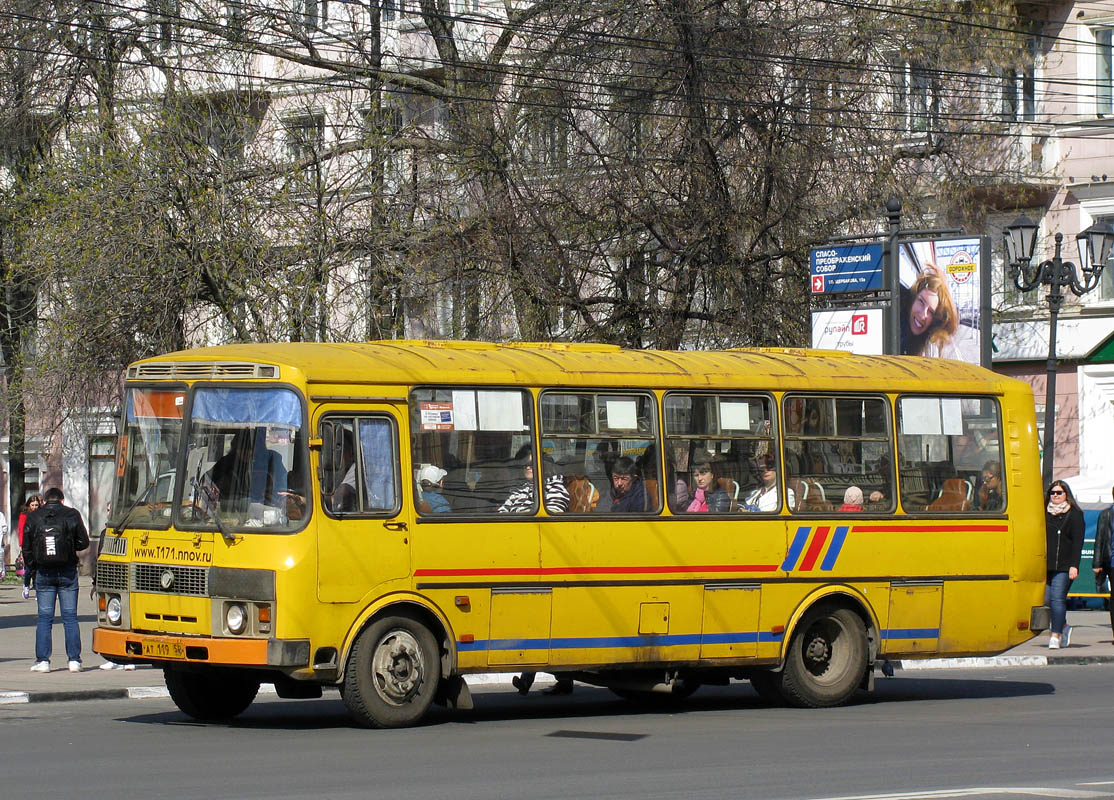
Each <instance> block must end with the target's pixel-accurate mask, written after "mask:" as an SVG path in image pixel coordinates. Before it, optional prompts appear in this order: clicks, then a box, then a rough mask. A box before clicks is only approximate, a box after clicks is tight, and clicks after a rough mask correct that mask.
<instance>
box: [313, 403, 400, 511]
mask: <svg viewBox="0 0 1114 800" xmlns="http://www.w3.org/2000/svg"><path fill="white" fill-rule="evenodd" d="M397 466H398V456H397V448H396V445H395V434H394V425H393V422H392V421H391V420H390V419H388V418H387V417H385V416H376V415H369V416H359V417H329V418H327V419H326V420H324V421H323V422H322V424H321V504H322V505H323V506H324V507H325V509H326V510H327V511H328V512H329V513H331V514H334V515H341V516H347V515H354V514H358V515H367V514H384V513H392V512H394V510H395V509H397V508H398V507H399V496H398V481H397Z"/></svg>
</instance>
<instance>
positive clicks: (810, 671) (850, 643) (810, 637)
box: [776, 592, 877, 708]
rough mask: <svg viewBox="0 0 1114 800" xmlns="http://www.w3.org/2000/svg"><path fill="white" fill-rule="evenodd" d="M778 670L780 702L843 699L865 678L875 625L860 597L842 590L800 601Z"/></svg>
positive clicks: (815, 704) (818, 704) (819, 704)
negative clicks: (800, 608)
mask: <svg viewBox="0 0 1114 800" xmlns="http://www.w3.org/2000/svg"><path fill="white" fill-rule="evenodd" d="M790 631H791V633H790V635H789V636H788V638H787V645H786V647H785V650H784V652H783V654H782V660H781V669H780V671H779V672H778V673H777V679H776V681H777V688H778V690H779V694H780V695H781V697H782V699H783V700H785V702H787V703H789V704H790V705H794V706H798V707H807V708H823V707H828V706H836V705H841V704H843V703H845V702H847V701H848V700H849V699H850V698H851V697H852V696H853V695H854V694H855V692H856V691H858V689H859V688H861V687H864V686H865V685H866V684H868V682H869V675H870V671H871V669H872V666H873V663H874V656H875V654H876V652H877V626H876V624H875V622H874V619H873V616H872V615H871V613H870V612H869V610H868V607H867V605H866V603H865V601H864V600H863V599H862V598H859V597H856V596H854V595H853V594H849V593H847V592H835V593H829V594H825V595H823V596H821V597H819V598H814V599H812V601H811V602H809V603H807V604H802V610H801V612H800V613H799V614H798V615H797V617H796V619H795V620H794V623H793V625H792V626H791V627H790Z"/></svg>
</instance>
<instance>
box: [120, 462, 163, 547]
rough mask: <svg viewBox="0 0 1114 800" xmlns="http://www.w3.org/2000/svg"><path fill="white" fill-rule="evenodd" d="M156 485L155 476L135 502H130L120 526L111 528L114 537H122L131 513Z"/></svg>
mask: <svg viewBox="0 0 1114 800" xmlns="http://www.w3.org/2000/svg"><path fill="white" fill-rule="evenodd" d="M158 483H159V479H158V476H157V475H156V476H155V479H154V480H153V481H151V482H150V483H149V484H148V485H147V488H146V489H144V490H143V494H141V495H139V497H137V498H135V500H134V501H132V504H131V505H130V506H128V510H127V512H126V513H125V514H124V516H123V517H121V519H120V524H119V525H116V526H114V527H113V528H112V533H113V535H114V536H121V535H123V533H124V531H125V530H127V527H128V520H129V519H131V515H132V512H133V511H135V508H136V506H138V505H139V504H140V503H142V502H143V501H144V500H146V499H147V495H149V494H150V493H151V490H152V489H154V488H155V487H156V486H158Z"/></svg>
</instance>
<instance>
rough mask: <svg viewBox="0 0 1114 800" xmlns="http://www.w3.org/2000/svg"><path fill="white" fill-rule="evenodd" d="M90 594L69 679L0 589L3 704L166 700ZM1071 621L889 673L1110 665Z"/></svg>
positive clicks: (1105, 627) (1110, 650)
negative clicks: (99, 631)
mask: <svg viewBox="0 0 1114 800" xmlns="http://www.w3.org/2000/svg"><path fill="white" fill-rule="evenodd" d="M89 587H90V579H89V578H87V577H83V578H81V589H80V591H79V593H78V606H77V609H78V621H79V624H80V625H81V645H82V662H83V663H82V670H81V672H78V673H71V672H69V671H68V670H67V668H66V647H65V642H64V638H63V632H62V623H61V620H60V619H58V618H57V617H56V618H55V623H54V649H53V658H52V659H51V668H52V669H51V671H50V672H47V673H38V672H31V671H30V670H31V665H32V664H33V663H34V655H35V616H36V612H35V608H36V607H35V597H34V595H33V594H32V596H31V599H30V600H24V599H23V595H22V585H21V584H16V583H3V584H0V704H8V703H33V702H47V701H63V700H98V699H110V698H125V697H132V698H144V697H166V696H167V693H166V687H165V685H164V683H163V678H162V670H157V669H152V668H150V667H144V666H138V667H136V668H135V669H134V670H122V669H113V670H102V669H100V668H99V667H100V665H101V664H103V663H105V661H104V659H103V658H101V657H100V656H98V655H96V654H95V653H93V652H92V650H91V646H92V643H93V628H94V627H95V625H96V609H95V608H94V605H93V601H92V600H91V599H90V597H89ZM1068 621H1069V623H1070V624H1071V626H1072V627H1073V629H1074V630H1073V632H1072V637H1071V646H1070V647H1067V648H1062V649H1060V650H1049V649H1048V648H1047V646H1046V645H1047V643H1048V634H1042V635H1040V636H1038V637H1037V638H1036V639H1033V640H1032V641H1030V642H1028V643H1026V644H1023V645H1021V646H1019V647H1015V648H1014V649H1012V650H1009V651H1007V652H1005V653H1003V654H1002V655H1000V656H994V657H990V658H944V659H930V660H926V661H902V662H895V663H894V664H893V666H894V667H896V668H899V669H903V670H913V669H945V668H959V667H963V668H970V667H1003V666H1054V665H1057V664H1090V663H1104V662H1111V663H1114V642H1112V641H1111V632H1110V616H1109V614H1108V613H1107V612H1105V611H1098V610H1093V611H1069V612H1068ZM510 679H511V675H509V674H503V675H476V676H470V677H469V683H470V684H486V685H490V686H492V688H503V687H505V688H506V689H507V690H508V691H513V689H512V688H511V685H510ZM539 685H541V682H539ZM269 689H271V687H269V686H264V687H263V689H262V690H261V693H266V692H267V691H268V690H269ZM271 691H273V689H272V690H271Z"/></svg>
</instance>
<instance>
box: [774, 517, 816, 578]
mask: <svg viewBox="0 0 1114 800" xmlns="http://www.w3.org/2000/svg"><path fill="white" fill-rule="evenodd" d="M811 530H812V528H810V527H808V526H807V525H802V526H801V527H799V528H797V535H796V536H794V537H793V544H791V545H789V552H788V553H786V554H785V560H784V561H782V562H781V568H782V569H783V570H784V571H785V572H788V571H789V570H791V569H793V567H794V566H795V565H796V563H797V559H798V558H800V557H801V551H802V550H804V549H805V542H807V541H808V534H809V531H811Z"/></svg>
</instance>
